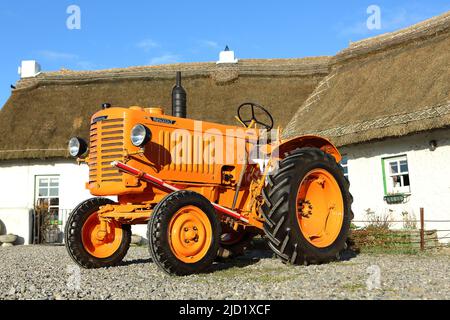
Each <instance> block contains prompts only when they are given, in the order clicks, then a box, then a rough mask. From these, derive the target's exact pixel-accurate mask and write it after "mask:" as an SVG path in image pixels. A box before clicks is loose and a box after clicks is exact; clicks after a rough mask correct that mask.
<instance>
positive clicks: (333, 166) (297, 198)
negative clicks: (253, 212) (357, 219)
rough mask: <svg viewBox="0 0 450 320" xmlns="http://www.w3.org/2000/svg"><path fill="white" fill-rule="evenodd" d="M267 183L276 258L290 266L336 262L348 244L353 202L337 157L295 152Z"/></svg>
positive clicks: (266, 207) (267, 226)
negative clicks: (290, 264) (336, 159)
mask: <svg viewBox="0 0 450 320" xmlns="http://www.w3.org/2000/svg"><path fill="white" fill-rule="evenodd" d="M267 180H268V183H267V186H266V187H265V188H264V190H263V193H262V195H263V198H264V204H263V205H262V212H263V215H264V218H265V222H264V231H265V233H266V236H267V238H268V240H269V247H270V248H271V249H272V250H273V251H274V252H275V254H276V255H277V256H278V257H280V258H281V259H282V260H283V261H284V262H287V263H292V264H310V263H323V262H328V261H331V260H334V259H336V258H337V256H338V255H339V253H340V252H341V251H342V250H343V249H344V248H345V246H346V240H347V237H348V234H349V230H350V222H351V220H352V219H353V213H352V211H351V203H352V200H353V199H352V196H351V194H350V192H349V182H348V180H347V179H346V178H345V177H344V175H343V172H342V170H341V168H340V166H339V164H337V163H336V161H335V159H334V158H333V157H332V156H331V155H329V154H327V153H325V152H323V151H321V150H319V149H316V148H303V149H297V150H295V151H293V152H291V153H290V154H288V155H287V156H286V157H285V158H284V159H282V160H280V162H279V166H278V168H277V169H276V171H275V172H274V173H273V174H272V175H270V176H268V177H267Z"/></svg>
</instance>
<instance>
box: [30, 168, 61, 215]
mask: <svg viewBox="0 0 450 320" xmlns="http://www.w3.org/2000/svg"><path fill="white" fill-rule="evenodd" d="M44 179H47V180H48V182H47V185H46V186H45V187H42V186H41V181H42V180H44ZM52 179H57V186H51V180H52ZM60 182H61V181H60V176H59V175H36V176H35V183H34V184H35V197H34V203H35V204H37V203H38V201H39V199H48V200H49V201H48V210H49V212H50V211H51V210H55V209H56V211H57V214H56V219H57V220H59V209H60V200H61V198H60V194H59V192H60V186H61V183H60ZM43 188H46V189H47V191H48V193H47V195H42V196H41V195H40V193H39V189H43ZM50 189H57V190H58V191H57V194H56V195H50ZM51 199H58V204H57V205H52V204H51Z"/></svg>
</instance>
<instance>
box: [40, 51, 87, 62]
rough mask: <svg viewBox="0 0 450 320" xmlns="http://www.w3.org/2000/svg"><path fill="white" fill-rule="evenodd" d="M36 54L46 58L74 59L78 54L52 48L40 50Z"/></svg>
mask: <svg viewBox="0 0 450 320" xmlns="http://www.w3.org/2000/svg"><path fill="white" fill-rule="evenodd" d="M38 54H39V55H40V56H41V57H42V58H44V59H47V60H75V59H78V55H76V54H73V53H66V52H58V51H52V50H42V51H39V52H38Z"/></svg>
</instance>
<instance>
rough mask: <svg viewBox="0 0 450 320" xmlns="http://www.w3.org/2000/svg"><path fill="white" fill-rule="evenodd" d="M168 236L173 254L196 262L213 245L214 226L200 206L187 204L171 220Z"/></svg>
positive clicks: (183, 259)
mask: <svg viewBox="0 0 450 320" xmlns="http://www.w3.org/2000/svg"><path fill="white" fill-rule="evenodd" d="M168 236H169V242H170V248H171V250H172V252H173V254H174V255H175V256H176V257H177V258H178V259H179V260H181V261H183V262H185V263H195V262H198V261H200V260H201V259H202V258H203V257H204V256H205V255H206V253H207V252H208V250H209V248H210V246H211V242H212V226H211V223H210V221H209V218H208V216H207V215H206V214H205V213H204V212H203V211H202V210H201V209H200V208H197V207H195V206H185V207H183V208H181V209H180V210H178V211H177V212H176V213H175V215H174V216H173V217H172V219H171V220H170V223H169V229H168Z"/></svg>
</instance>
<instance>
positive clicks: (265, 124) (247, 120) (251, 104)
mask: <svg viewBox="0 0 450 320" xmlns="http://www.w3.org/2000/svg"><path fill="white" fill-rule="evenodd" d="M245 109H249V111H251V117H250V118H249V117H248V116H247V117H246V118H244V117H243V116H242V113H244V112H243V110H245ZM255 110H261V111H262V112H263V114H264V115H265V116H267V119H266V120H267V122H266V121H260V120H258V119H257V117H256V116H255ZM237 114H238V118H239V121H241V122H242V123H243V124H244V125H245V126H246V127H247V128H248V126H249V125H250V124H251V123H252V121H254V123H257V124H259V125H261V126H262V127H264V128H265V129H266V130H267V131H269V130H271V129H272V128H273V118H272V115H271V114H270V112H269V111H267V110H266V109H265V108H263V107H262V106H260V105H259V104H257V103H254V102H245V103H243V104H241V105H240V106H239V107H238V109H237Z"/></svg>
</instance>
